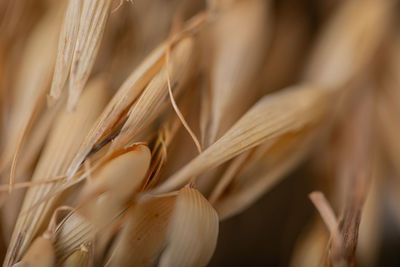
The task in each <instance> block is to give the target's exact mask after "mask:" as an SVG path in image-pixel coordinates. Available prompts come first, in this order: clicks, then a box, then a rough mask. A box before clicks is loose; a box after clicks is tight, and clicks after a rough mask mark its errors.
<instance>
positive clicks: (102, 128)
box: [68, 46, 165, 177]
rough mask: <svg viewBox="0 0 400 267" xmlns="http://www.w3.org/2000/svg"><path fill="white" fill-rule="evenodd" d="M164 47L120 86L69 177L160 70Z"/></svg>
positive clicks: (75, 162)
mask: <svg viewBox="0 0 400 267" xmlns="http://www.w3.org/2000/svg"><path fill="white" fill-rule="evenodd" d="M164 49H165V47H164V46H159V47H158V48H156V49H155V50H154V51H153V52H152V53H151V54H150V55H149V56H148V57H147V58H146V59H145V60H144V61H143V63H142V64H141V65H140V66H138V67H137V68H136V69H135V71H134V72H133V73H132V74H131V75H130V76H129V77H128V78H127V80H126V81H125V82H124V84H123V85H122V86H121V87H120V88H119V90H118V92H117V93H116V94H115V95H114V97H113V98H112V99H111V101H110V102H109V103H108V105H107V107H106V108H105V110H104V111H103V112H102V114H101V115H100V117H99V119H98V120H97V122H96V123H95V124H94V126H93V127H92V128H91V130H90V132H89V133H88V135H87V136H86V138H85V141H84V143H83V144H82V146H81V148H80V150H79V151H78V153H77V154H76V156H75V159H74V161H73V163H72V165H71V167H70V168H69V170H68V176H69V177H72V176H73V175H74V174H75V172H76V171H77V170H78V168H79V166H80V164H81V163H82V162H83V160H84V159H85V157H86V156H87V155H88V154H89V152H90V151H91V149H92V148H93V147H94V146H95V144H96V143H99V142H100V141H101V138H102V137H104V136H105V135H108V134H110V132H111V128H112V127H115V126H116V125H117V124H118V122H119V121H120V120H121V116H123V115H124V114H125V113H126V112H127V110H128V109H129V108H130V106H131V105H132V103H133V102H134V101H135V99H136V98H137V97H138V96H139V95H140V94H141V93H142V91H143V89H144V87H145V86H146V85H147V83H148V82H149V81H150V80H151V79H152V78H153V76H154V75H155V74H156V73H157V72H158V71H159V69H160V68H161V66H162V64H163V58H164V51H165V50H164Z"/></svg>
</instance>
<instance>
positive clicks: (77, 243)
mask: <svg viewBox="0 0 400 267" xmlns="http://www.w3.org/2000/svg"><path fill="white" fill-rule="evenodd" d="M94 237H95V230H94V227H93V225H92V224H90V223H89V222H88V221H87V220H86V219H85V218H84V217H82V216H81V215H79V214H77V213H76V212H73V213H71V214H70V215H68V216H67V217H66V218H65V219H64V220H63V221H61V222H60V224H58V225H57V228H56V230H55V233H54V249H55V253H56V255H57V258H58V259H60V260H61V261H63V260H65V259H67V258H68V257H69V256H70V255H71V254H72V253H74V252H75V251H77V250H80V248H81V247H82V246H85V244H90V243H91V242H93V240H94ZM78 254H79V253H78Z"/></svg>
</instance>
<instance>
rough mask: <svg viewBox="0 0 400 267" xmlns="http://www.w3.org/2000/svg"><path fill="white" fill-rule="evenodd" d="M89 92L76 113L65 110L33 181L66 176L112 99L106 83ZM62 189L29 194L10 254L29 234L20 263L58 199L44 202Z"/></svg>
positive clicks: (43, 187) (40, 188)
mask: <svg viewBox="0 0 400 267" xmlns="http://www.w3.org/2000/svg"><path fill="white" fill-rule="evenodd" d="M86 91H87V92H85V94H84V95H83V96H82V99H81V101H80V102H79V104H78V106H77V109H76V110H75V111H74V112H72V113H70V112H68V111H66V110H65V109H62V110H61V112H60V114H59V115H58V117H57V122H56V124H55V125H53V129H52V130H51V133H50V136H49V137H48V140H47V143H46V146H45V148H44V151H43V153H42V155H41V157H40V160H39V162H38V164H37V167H36V169H35V172H34V174H33V177H32V181H40V180H43V179H48V178H53V177H56V176H59V175H64V174H65V173H66V171H67V169H68V167H69V165H70V164H71V160H72V158H73V157H74V155H75V153H76V151H77V150H78V149H79V147H80V143H81V142H82V141H83V138H84V137H85V135H86V133H87V132H88V130H89V128H90V127H91V125H92V123H93V122H94V121H95V120H96V119H97V117H98V115H99V114H100V111H101V110H102V109H103V107H104V105H105V103H106V101H107V99H108V94H107V92H106V82H105V81H104V80H102V79H98V80H94V81H93V82H91V83H90V84H89V87H88V89H87V90H86ZM60 140H63V142H60ZM60 186H62V182H57V183H50V184H41V185H39V186H35V187H32V188H30V189H29V190H28V192H27V194H26V196H25V200H24V204H23V206H22V208H21V212H20V215H19V217H18V220H17V224H16V226H15V228H14V232H13V237H12V239H11V242H10V250H9V252H8V253H11V249H15V248H14V246H15V245H16V241H17V237H18V236H19V235H20V233H24V232H26V234H24V236H23V240H22V243H21V247H20V248H18V253H17V259H18V258H19V257H20V256H21V254H22V253H23V251H24V250H25V249H26V246H27V245H28V244H29V242H30V241H31V240H32V238H33V237H34V235H35V234H36V233H37V231H38V230H39V228H40V227H41V226H42V225H43V223H44V221H45V220H46V218H47V217H48V216H50V214H51V213H52V211H51V209H52V206H53V205H54V203H55V201H56V199H55V198H51V199H45V201H44V198H45V197H46V196H51V194H52V192H53V190H56V189H57V188H58V187H60ZM52 197H54V196H52Z"/></svg>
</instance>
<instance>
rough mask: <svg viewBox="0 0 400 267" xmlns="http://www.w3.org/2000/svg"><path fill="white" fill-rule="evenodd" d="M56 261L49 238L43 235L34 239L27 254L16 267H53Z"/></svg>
mask: <svg viewBox="0 0 400 267" xmlns="http://www.w3.org/2000/svg"><path fill="white" fill-rule="evenodd" d="M54 263H55V254H54V248H53V245H52V242H51V240H50V239H49V238H47V237H44V236H41V237H38V238H36V239H35V241H33V243H32V245H31V246H30V247H29V249H28V251H27V252H26V254H25V256H24V257H23V258H22V260H21V261H20V262H18V263H17V264H15V265H13V266H16V267H39V266H40V267H52V266H54Z"/></svg>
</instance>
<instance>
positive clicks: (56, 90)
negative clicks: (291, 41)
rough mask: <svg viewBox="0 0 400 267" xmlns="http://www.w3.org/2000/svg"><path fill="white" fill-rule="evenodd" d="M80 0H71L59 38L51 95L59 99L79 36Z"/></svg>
mask: <svg viewBox="0 0 400 267" xmlns="http://www.w3.org/2000/svg"><path fill="white" fill-rule="evenodd" d="M82 2H86V3H87V2H89V1H80V0H69V2H68V7H67V11H66V12H65V17H64V22H63V26H62V29H61V33H60V37H59V40H58V53H57V61H56V67H55V69H54V76H53V81H52V83H51V88H50V97H51V98H53V99H58V98H59V97H60V95H61V92H62V90H63V89H64V86H65V83H66V81H67V79H68V76H69V72H70V69H71V63H72V58H73V55H74V49H75V45H76V41H77V37H78V30H79V23H80V16H81V11H82Z"/></svg>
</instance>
